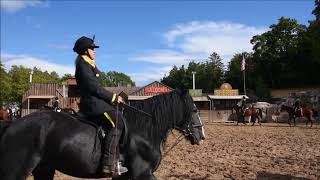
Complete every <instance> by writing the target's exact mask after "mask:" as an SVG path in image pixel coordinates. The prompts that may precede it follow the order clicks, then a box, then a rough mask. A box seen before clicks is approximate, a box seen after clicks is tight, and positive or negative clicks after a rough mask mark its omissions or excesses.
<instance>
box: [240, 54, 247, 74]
mask: <svg viewBox="0 0 320 180" xmlns="http://www.w3.org/2000/svg"><path fill="white" fill-rule="evenodd" d="M245 69H246V60H245V59H244V57H242V61H241V71H244V70H245Z"/></svg>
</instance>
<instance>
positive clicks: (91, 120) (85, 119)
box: [59, 108, 128, 145]
mask: <svg viewBox="0 0 320 180" xmlns="http://www.w3.org/2000/svg"><path fill="white" fill-rule="evenodd" d="M60 112H64V113H67V114H69V115H70V116H72V117H73V118H75V119H77V120H78V121H80V122H82V123H84V124H88V125H90V126H93V127H95V128H96V129H97V134H98V137H99V139H100V140H102V139H103V138H104V137H105V130H104V128H103V127H102V126H101V125H99V122H97V118H96V117H92V116H87V115H86V114H84V113H82V112H80V111H78V112H76V111H75V110H74V109H71V108H70V109H62V110H61V111H60ZM60 112H59V113H60ZM123 124H124V132H123V133H122V137H121V138H120V143H121V144H125V143H126V142H127V136H128V127H127V123H126V121H125V120H124V123H123ZM121 144H120V145H121Z"/></svg>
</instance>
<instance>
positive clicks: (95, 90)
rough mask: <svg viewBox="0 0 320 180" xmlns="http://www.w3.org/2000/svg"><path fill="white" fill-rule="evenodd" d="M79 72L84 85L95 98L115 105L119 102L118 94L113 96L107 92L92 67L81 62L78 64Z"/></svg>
mask: <svg viewBox="0 0 320 180" xmlns="http://www.w3.org/2000/svg"><path fill="white" fill-rule="evenodd" d="M77 68H78V71H79V72H80V74H81V81H82V83H83V84H86V86H87V89H88V91H89V93H90V94H91V95H93V96H96V97H98V98H100V99H103V100H105V101H106V102H109V103H114V102H117V101H118V97H117V95H116V94H113V93H111V92H109V91H107V90H105V89H104V88H103V87H102V86H101V84H100V82H99V80H98V78H97V77H96V74H95V73H94V72H93V71H92V67H91V65H89V64H88V63H85V62H81V63H79V64H78V67H77Z"/></svg>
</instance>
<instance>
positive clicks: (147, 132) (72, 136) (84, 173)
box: [0, 91, 204, 180]
mask: <svg viewBox="0 0 320 180" xmlns="http://www.w3.org/2000/svg"><path fill="white" fill-rule="evenodd" d="M132 105H135V106H136V108H139V109H142V110H144V111H145V112H148V113H150V114H152V116H153V117H152V118H150V117H148V116H145V115H144V114H141V113H137V112H133V111H132V110H129V109H126V110H125V116H126V119H127V121H126V123H127V130H128V131H127V132H128V133H127V136H126V137H127V138H123V139H126V140H125V141H123V144H122V145H121V146H120V152H121V154H122V156H123V158H124V160H123V161H124V165H125V166H126V167H128V169H129V171H128V172H127V173H125V174H122V175H120V176H117V177H113V179H118V180H120V179H131V180H143V179H146V180H150V179H156V177H155V176H154V175H153V172H154V171H155V170H156V169H157V167H158V166H159V164H160V161H161V152H160V149H161V146H162V145H163V142H164V141H165V140H166V138H167V135H168V133H169V131H170V130H171V129H177V130H178V131H180V132H182V133H183V134H184V135H185V137H186V138H187V139H188V140H190V142H191V143H192V144H199V143H200V141H202V139H204V131H203V127H202V123H201V120H200V118H199V116H198V114H197V110H196V109H195V105H194V103H193V101H192V98H191V96H190V95H189V94H188V93H187V92H180V91H172V92H170V93H167V94H162V95H158V96H155V97H153V98H150V99H147V100H145V101H143V102H136V103H132ZM99 134H100V133H99V129H97V128H96V127H95V126H92V125H90V124H88V123H83V122H82V121H79V119H77V118H75V117H74V116H72V115H70V113H65V112H53V111H49V110H42V111H38V112H35V113H32V114H30V115H27V116H25V117H23V118H21V119H19V120H17V121H16V122H13V123H12V124H11V125H9V126H5V127H4V128H2V129H0V179H1V180H22V179H26V178H27V177H28V176H29V175H30V174H31V173H32V174H33V176H34V179H35V180H51V179H53V177H54V173H55V170H59V171H61V172H63V173H65V174H68V175H71V176H75V177H80V178H103V176H102V175H101V174H99V172H100V171H99V168H100V156H101V144H100V139H99Z"/></svg>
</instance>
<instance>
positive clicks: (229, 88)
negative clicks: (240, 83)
mask: <svg viewBox="0 0 320 180" xmlns="http://www.w3.org/2000/svg"><path fill="white" fill-rule="evenodd" d="M220 89H221V90H231V89H232V86H231V84H229V83H223V84H221V86H220Z"/></svg>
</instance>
